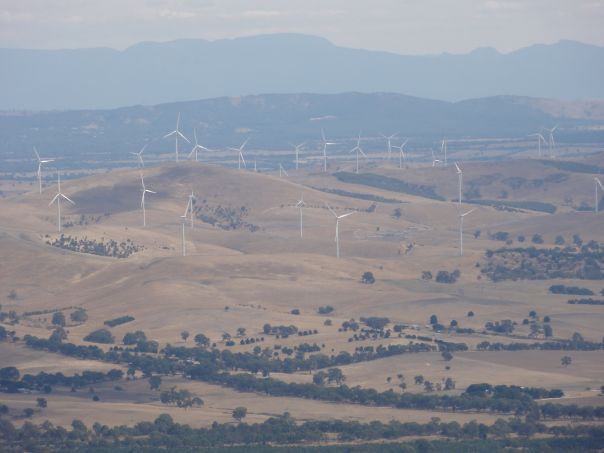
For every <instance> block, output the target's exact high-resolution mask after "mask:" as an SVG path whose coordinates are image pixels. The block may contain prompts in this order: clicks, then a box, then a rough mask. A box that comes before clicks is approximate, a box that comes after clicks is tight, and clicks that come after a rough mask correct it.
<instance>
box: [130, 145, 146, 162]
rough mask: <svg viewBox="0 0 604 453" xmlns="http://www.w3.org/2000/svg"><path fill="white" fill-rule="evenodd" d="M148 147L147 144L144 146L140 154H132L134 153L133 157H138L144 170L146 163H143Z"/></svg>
mask: <svg viewBox="0 0 604 453" xmlns="http://www.w3.org/2000/svg"><path fill="white" fill-rule="evenodd" d="M146 147H147V144H145V146H143V147H142V148H141V150H140V151H139V152H138V153H132V152H131V153H130V154H132V155H133V156H136V157H138V164H139V165H140V167H141V168H143V167H144V166H145V162H143V153H144V152H145V148H146Z"/></svg>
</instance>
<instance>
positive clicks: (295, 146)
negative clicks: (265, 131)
mask: <svg viewBox="0 0 604 453" xmlns="http://www.w3.org/2000/svg"><path fill="white" fill-rule="evenodd" d="M305 143H306V142H304V143H300V144H299V145H294V144H293V143H291V146H293V147H294V148H295V150H296V170H297V169H298V164H299V163H300V160H299V159H298V153H299V152H300V149H301V148H302V147H303V146H304V144H305Z"/></svg>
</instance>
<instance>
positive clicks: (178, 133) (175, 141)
mask: <svg viewBox="0 0 604 453" xmlns="http://www.w3.org/2000/svg"><path fill="white" fill-rule="evenodd" d="M171 135H174V145H175V151H176V162H178V136H180V137H182V138H183V139H184V140H186V141H187V142H189V143H191V142H190V141H189V139H188V138H187V137H185V136H184V135H182V132H180V112H178V118H177V119H176V129H174V130H173V131H172V132H170V133H169V134H166V135H164V138H168V137H170V136H171Z"/></svg>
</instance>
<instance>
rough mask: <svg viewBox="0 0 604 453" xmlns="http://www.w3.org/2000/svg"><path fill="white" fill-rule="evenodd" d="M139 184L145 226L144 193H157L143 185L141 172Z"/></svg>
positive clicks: (145, 224) (144, 225)
mask: <svg viewBox="0 0 604 453" xmlns="http://www.w3.org/2000/svg"><path fill="white" fill-rule="evenodd" d="M141 185H142V189H141V192H142V196H141V208H142V209H143V227H146V226H147V214H146V212H145V194H146V193H157V192H154V191H152V190H149V189H147V188H146V187H145V180H144V179H143V174H142V173H141Z"/></svg>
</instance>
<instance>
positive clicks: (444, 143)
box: [440, 138, 447, 166]
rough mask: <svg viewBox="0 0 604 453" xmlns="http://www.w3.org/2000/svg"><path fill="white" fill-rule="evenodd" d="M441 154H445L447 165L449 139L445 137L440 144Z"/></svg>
mask: <svg viewBox="0 0 604 453" xmlns="http://www.w3.org/2000/svg"><path fill="white" fill-rule="evenodd" d="M440 152H441V154H443V153H444V155H445V166H446V165H447V140H446V139H444V138H443V142H442V145H440Z"/></svg>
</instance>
